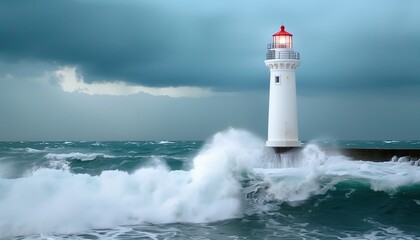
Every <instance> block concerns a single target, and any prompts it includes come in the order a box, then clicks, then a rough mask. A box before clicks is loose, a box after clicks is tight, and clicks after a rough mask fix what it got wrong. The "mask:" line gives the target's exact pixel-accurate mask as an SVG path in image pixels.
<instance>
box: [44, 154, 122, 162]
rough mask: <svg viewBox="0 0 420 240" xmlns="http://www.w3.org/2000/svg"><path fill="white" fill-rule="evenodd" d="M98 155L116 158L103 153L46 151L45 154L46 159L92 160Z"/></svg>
mask: <svg viewBox="0 0 420 240" xmlns="http://www.w3.org/2000/svg"><path fill="white" fill-rule="evenodd" d="M98 157H103V158H116V157H115V156H111V155H106V154H103V153H80V152H72V153H48V154H47V155H45V158H46V159H49V160H80V161H92V160H95V159H96V158H98Z"/></svg>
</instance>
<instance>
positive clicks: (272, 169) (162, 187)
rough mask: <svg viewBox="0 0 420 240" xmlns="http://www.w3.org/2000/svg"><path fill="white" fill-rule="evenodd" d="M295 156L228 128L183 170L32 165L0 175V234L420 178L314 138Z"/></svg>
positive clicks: (199, 212)
mask: <svg viewBox="0 0 420 240" xmlns="http://www.w3.org/2000/svg"><path fill="white" fill-rule="evenodd" d="M74 155H75V153H72V154H71V156H70V155H69V156H67V155H66V156H61V155H60V156H58V155H54V156H53V155H51V156H50V157H51V159H56V160H57V159H69V158H71V157H74ZM76 155H77V154H76ZM301 156H302V157H301V159H299V160H298V161H294V162H291V161H290V159H288V158H287V156H282V157H280V158H279V157H278V156H277V155H276V154H274V153H273V152H272V151H271V150H269V149H267V148H265V146H264V142H263V141H262V140H261V139H259V138H257V137H255V136H253V135H252V134H250V133H248V132H246V131H242V130H235V129H229V130H227V131H224V132H221V133H217V134H216V135H214V136H213V137H212V139H210V140H209V141H208V142H207V143H206V144H205V145H204V147H203V148H202V149H201V150H200V152H199V153H198V154H197V155H196V156H195V157H194V158H193V159H191V161H192V164H191V169H189V170H177V171H171V170H170V169H169V168H168V167H167V166H165V165H164V164H163V163H161V164H160V165H158V166H153V167H147V168H140V169H138V170H137V171H135V172H134V173H132V174H128V173H126V172H123V171H117V170H115V171H104V172H102V173H101V174H100V175H98V176H91V175H88V174H73V173H71V172H70V171H69V170H68V169H65V168H63V169H61V170H57V169H51V168H43V169H37V170H34V171H33V172H32V173H31V174H30V175H28V176H26V177H23V178H18V179H0V233H1V234H0V236H1V235H2V236H16V235H25V234H34V233H49V232H56V233H73V232H81V231H85V230H88V229H98V228H109V227H114V226H121V225H130V224H139V223H144V222H148V223H173V222H197V223H199V222H210V221H217V220H223V219H229V218H234V217H239V216H241V215H243V214H248V213H252V212H255V211H267V210H268V211H269V210H270V209H269V208H268V206H269V205H270V204H272V203H273V202H274V204H275V205H279V204H282V203H288V204H290V205H293V204H300V203H301V202H302V201H305V200H308V199H311V198H312V197H314V196H325V195H326V193H328V192H331V191H335V190H336V189H337V188H338V187H339V185H340V184H343V183H345V184H347V183H349V182H358V183H360V184H362V185H365V186H367V187H368V188H370V189H371V191H372V190H373V191H382V192H386V193H388V194H394V193H395V192H398V191H399V189H400V188H401V187H407V186H411V185H416V184H420V168H418V167H416V166H412V165H411V164H409V163H404V162H400V163H399V162H392V161H391V162H385V163H373V162H361V161H349V160H348V159H347V158H345V157H343V156H327V155H325V154H324V153H323V152H322V151H320V150H319V149H318V148H317V147H316V146H314V145H308V146H307V147H306V148H305V149H304V150H303V152H302V155H301ZM84 157H86V156H78V159H81V158H84ZM87 157H88V158H89V159H90V158H91V157H97V156H87ZM89 159H87V160H89ZM355 191H356V190H355ZM346 194H347V195H346V196H347V197H351V196H352V194H353V193H352V192H351V191H350V192H348V193H346ZM416 200H417V201H419V200H420V199H413V204H418V202H416Z"/></svg>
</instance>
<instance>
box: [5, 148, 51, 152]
mask: <svg viewBox="0 0 420 240" xmlns="http://www.w3.org/2000/svg"><path fill="white" fill-rule="evenodd" d="M12 150H14V151H18V152H27V153H40V152H44V150H40V149H35V148H30V147H26V148H12Z"/></svg>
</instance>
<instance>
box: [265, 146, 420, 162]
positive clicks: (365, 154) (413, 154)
mask: <svg viewBox="0 0 420 240" xmlns="http://www.w3.org/2000/svg"><path fill="white" fill-rule="evenodd" d="M273 149H274V151H275V152H276V153H277V154H285V153H287V154H289V155H290V156H292V159H298V158H301V157H302V156H301V155H300V152H301V150H302V149H303V147H273ZM320 150H321V151H323V152H324V153H325V154H327V155H329V156H334V155H335V156H337V155H341V156H346V157H349V158H351V159H354V160H360V161H373V162H386V161H390V160H391V159H392V158H394V157H396V158H405V159H406V160H419V159H420V149H383V148H320Z"/></svg>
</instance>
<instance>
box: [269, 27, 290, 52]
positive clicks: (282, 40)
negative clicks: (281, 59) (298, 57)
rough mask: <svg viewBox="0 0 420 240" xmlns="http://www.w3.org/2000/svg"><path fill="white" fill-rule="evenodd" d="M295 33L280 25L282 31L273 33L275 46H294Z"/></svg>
mask: <svg viewBox="0 0 420 240" xmlns="http://www.w3.org/2000/svg"><path fill="white" fill-rule="evenodd" d="M292 37H293V35H292V34H290V33H288V32H286V31H285V30H284V26H283V25H282V26H281V27H280V31H279V32H276V33H274V34H273V48H293V40H292Z"/></svg>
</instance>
